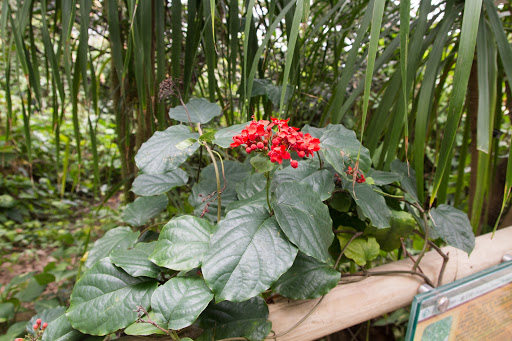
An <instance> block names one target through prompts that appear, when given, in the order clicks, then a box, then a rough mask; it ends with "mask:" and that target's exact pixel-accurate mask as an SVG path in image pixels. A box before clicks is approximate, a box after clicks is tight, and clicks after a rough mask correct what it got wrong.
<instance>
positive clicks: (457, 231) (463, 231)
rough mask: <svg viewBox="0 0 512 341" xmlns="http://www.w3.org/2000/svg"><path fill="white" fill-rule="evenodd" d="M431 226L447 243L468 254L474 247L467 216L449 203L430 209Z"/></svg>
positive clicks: (473, 238) (471, 230)
mask: <svg viewBox="0 0 512 341" xmlns="http://www.w3.org/2000/svg"><path fill="white" fill-rule="evenodd" d="M430 216H431V217H432V226H433V228H434V230H435V232H437V234H438V235H439V236H440V237H441V238H442V239H443V240H444V241H445V242H446V243H448V244H449V245H451V246H454V247H456V248H457V249H460V250H462V251H464V252H466V253H468V254H470V253H471V251H473V248H474V247H475V235H474V234H473V229H472V228H471V224H470V222H469V219H468V216H467V214H466V213H464V212H463V211H461V210H459V209H456V208H455V207H453V206H450V205H439V206H438V207H436V208H432V209H431V210H430Z"/></svg>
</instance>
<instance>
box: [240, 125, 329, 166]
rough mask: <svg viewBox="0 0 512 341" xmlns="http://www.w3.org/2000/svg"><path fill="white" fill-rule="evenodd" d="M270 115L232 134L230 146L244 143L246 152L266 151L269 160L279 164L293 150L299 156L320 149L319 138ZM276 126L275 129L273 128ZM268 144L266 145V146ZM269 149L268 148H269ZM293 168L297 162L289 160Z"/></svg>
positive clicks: (307, 154) (311, 153) (307, 155)
mask: <svg viewBox="0 0 512 341" xmlns="http://www.w3.org/2000/svg"><path fill="white" fill-rule="evenodd" d="M289 120H290V119H286V120H280V119H277V118H274V117H272V118H271V121H272V122H269V121H266V120H259V121H255V120H253V121H252V122H251V123H250V124H249V125H247V126H246V127H245V129H243V130H242V132H241V133H240V135H236V136H233V143H231V145H230V147H231V148H234V147H239V146H242V145H245V146H246V148H245V151H246V152H247V153H252V152H253V151H256V152H265V153H266V152H267V151H268V154H267V155H268V156H269V158H270V161H272V162H277V163H279V164H281V163H282V162H283V160H288V159H291V155H290V152H292V151H295V152H296V153H297V155H298V156H299V157H301V158H302V157H309V156H313V154H314V152H317V151H319V150H320V140H319V139H317V138H313V137H312V136H311V135H310V134H303V133H302V132H301V131H299V128H295V127H290V126H288V121H289ZM276 126H277V131H275V130H274V129H273V128H274V127H276ZM267 146H268V147H267ZM269 149H270V150H269ZM290 164H291V166H292V167H293V168H297V167H298V162H297V161H295V160H292V161H291V162H290Z"/></svg>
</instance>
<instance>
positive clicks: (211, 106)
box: [169, 98, 222, 124]
mask: <svg viewBox="0 0 512 341" xmlns="http://www.w3.org/2000/svg"><path fill="white" fill-rule="evenodd" d="M187 111H188V115H187ZM220 115H222V110H221V109H220V107H219V106H218V105H217V104H216V103H210V102H208V100H206V99H204V98H192V99H191V100H190V101H189V102H188V103H187V104H186V108H185V107H184V106H183V105H179V106H177V107H176V108H171V109H170V110H169V117H170V118H172V119H174V120H177V121H180V122H184V123H189V122H192V123H201V124H206V123H208V122H210V121H211V120H212V119H213V118H214V117H217V116H220Z"/></svg>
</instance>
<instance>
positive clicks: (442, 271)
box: [413, 230, 450, 286]
mask: <svg viewBox="0 0 512 341" xmlns="http://www.w3.org/2000/svg"><path fill="white" fill-rule="evenodd" d="M413 232H414V233H416V234H417V235H418V236H420V237H421V238H425V236H424V235H423V233H421V232H420V231H418V230H414V231H413ZM428 244H429V245H430V246H431V247H432V248H433V249H434V250H436V252H437V253H438V254H439V255H440V256H441V257H443V265H441V270H440V271H439V277H438V278H437V286H440V285H441V283H442V281H443V276H444V271H445V270H446V265H447V264H448V260H449V259H450V257H449V256H448V254H446V253H444V252H443V250H441V248H440V247H439V246H437V245H436V244H435V243H434V242H433V241H431V240H429V241H428Z"/></svg>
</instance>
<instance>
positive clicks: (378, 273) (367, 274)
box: [341, 270, 434, 287]
mask: <svg viewBox="0 0 512 341" xmlns="http://www.w3.org/2000/svg"><path fill="white" fill-rule="evenodd" d="M395 274H408V275H416V276H420V277H421V278H423V280H425V283H427V284H428V285H430V286H431V287H434V284H433V283H432V281H431V280H430V278H428V277H427V276H426V275H425V274H422V273H420V272H417V271H414V270H393V271H372V272H368V271H364V272H356V273H352V274H341V277H352V276H363V277H370V276H388V275H395Z"/></svg>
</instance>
